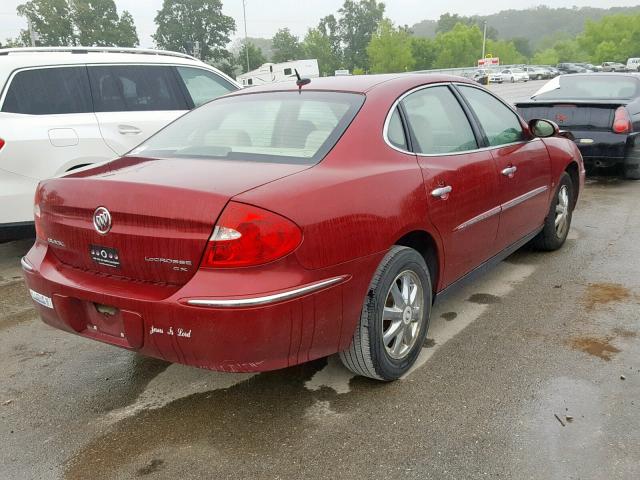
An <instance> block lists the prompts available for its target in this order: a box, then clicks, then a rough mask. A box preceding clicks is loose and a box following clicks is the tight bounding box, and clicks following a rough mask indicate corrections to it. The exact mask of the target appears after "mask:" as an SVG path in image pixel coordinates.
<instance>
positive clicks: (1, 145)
mask: <svg viewBox="0 0 640 480" xmlns="http://www.w3.org/2000/svg"><path fill="white" fill-rule="evenodd" d="M5 143H6V142H5V141H4V140H3V139H2V138H0V150H2V147H4V144H5Z"/></svg>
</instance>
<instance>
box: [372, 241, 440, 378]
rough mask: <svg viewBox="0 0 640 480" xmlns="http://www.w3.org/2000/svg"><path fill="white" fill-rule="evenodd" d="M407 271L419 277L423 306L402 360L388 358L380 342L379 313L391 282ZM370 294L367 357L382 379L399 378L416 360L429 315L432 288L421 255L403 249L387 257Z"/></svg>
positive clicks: (381, 310)
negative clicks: (418, 327)
mask: <svg viewBox="0 0 640 480" xmlns="http://www.w3.org/2000/svg"><path fill="white" fill-rule="evenodd" d="M405 270H411V271H413V272H415V274H416V275H418V277H419V278H420V282H421V283H422V287H423V290H424V291H423V295H424V309H423V312H422V315H423V318H422V325H421V331H420V332H419V334H418V338H417V339H416V342H415V344H414V345H413V347H412V348H411V351H410V352H409V354H408V355H407V356H405V357H404V358H403V359H400V360H396V359H393V358H391V357H390V356H389V355H388V354H387V352H386V350H385V348H384V344H383V342H382V313H383V310H384V304H385V302H386V297H387V293H388V292H389V288H390V287H391V283H392V282H393V281H394V280H395V278H396V277H397V276H398V274H400V273H401V272H402V271H405ZM370 292H373V297H369V301H368V302H367V312H366V313H367V315H368V324H369V345H370V352H371V358H372V360H373V364H374V365H375V369H376V373H377V374H378V375H380V377H381V378H382V379H384V380H394V379H397V378H399V377H401V376H402V375H403V374H404V373H406V372H407V370H409V368H411V366H412V365H413V363H414V362H415V361H416V359H417V357H418V355H419V354H420V352H421V350H422V347H423V345H424V341H425V338H426V336H427V331H428V329H429V319H430V317H431V301H432V289H431V278H430V275H429V270H428V268H427V265H426V263H425V262H424V259H423V258H422V256H421V255H420V254H419V253H418V252H417V251H415V250H413V249H410V248H406V249H403V250H401V251H399V252H398V253H397V254H396V255H394V256H393V257H391V258H390V259H389V261H388V263H387V265H385V268H384V269H383V272H382V275H381V276H380V277H379V280H378V282H377V284H376V285H375V286H374V288H373V289H370Z"/></svg>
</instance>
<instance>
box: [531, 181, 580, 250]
mask: <svg viewBox="0 0 640 480" xmlns="http://www.w3.org/2000/svg"><path fill="white" fill-rule="evenodd" d="M573 189H574V186H573V182H572V181H571V177H570V176H569V174H568V173H567V172H563V173H562V175H561V176H560V181H559V182H558V188H557V189H556V193H555V196H554V198H553V200H552V201H551V206H550V207H549V213H548V214H547V217H546V218H545V220H544V227H543V228H542V231H541V232H540V233H539V234H538V235H537V236H536V237H535V238H534V239H533V244H534V246H535V247H536V248H538V249H539V250H544V251H547V252H550V251H553V250H558V249H559V248H560V247H562V245H564V242H565V241H566V239H567V235H568V234H569V229H570V228H571V217H572V215H573V207H574V203H575V202H574V200H573V199H574V190H573Z"/></svg>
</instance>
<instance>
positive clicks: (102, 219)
mask: <svg viewBox="0 0 640 480" xmlns="http://www.w3.org/2000/svg"><path fill="white" fill-rule="evenodd" d="M93 226H94V227H95V229H96V231H97V232H98V233H99V234H100V235H104V234H106V233H108V232H109V230H111V214H110V213H109V210H107V209H106V208H104V207H98V208H96V211H95V212H93Z"/></svg>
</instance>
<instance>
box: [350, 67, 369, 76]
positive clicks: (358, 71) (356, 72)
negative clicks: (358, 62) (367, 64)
mask: <svg viewBox="0 0 640 480" xmlns="http://www.w3.org/2000/svg"><path fill="white" fill-rule="evenodd" d="M351 73H352V74H353V75H364V74H365V73H367V72H365V71H364V68H360V67H356V68H354V69H353V71H352V72H351Z"/></svg>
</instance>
